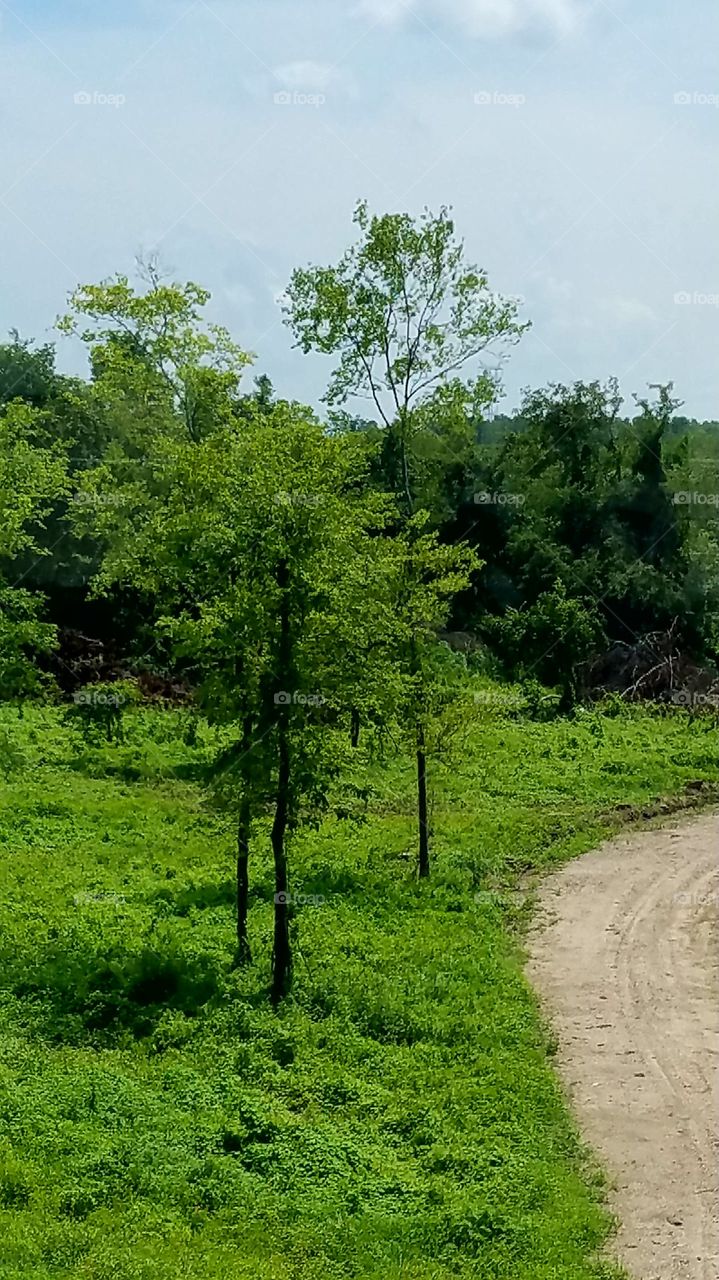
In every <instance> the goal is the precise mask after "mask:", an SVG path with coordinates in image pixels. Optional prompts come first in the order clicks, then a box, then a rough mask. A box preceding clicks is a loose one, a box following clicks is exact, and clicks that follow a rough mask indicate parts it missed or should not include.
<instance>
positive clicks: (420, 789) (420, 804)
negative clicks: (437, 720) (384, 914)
mask: <svg viewBox="0 0 719 1280" xmlns="http://www.w3.org/2000/svg"><path fill="white" fill-rule="evenodd" d="M417 813H418V816H419V862H418V871H419V874H420V876H421V877H425V876H428V875H429V824H428V822H427V757H426V755H425V750H424V728H423V726H422V725H421V724H420V725H418V726H417Z"/></svg>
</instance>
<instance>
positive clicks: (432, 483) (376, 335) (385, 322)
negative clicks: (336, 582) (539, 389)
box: [285, 201, 527, 875]
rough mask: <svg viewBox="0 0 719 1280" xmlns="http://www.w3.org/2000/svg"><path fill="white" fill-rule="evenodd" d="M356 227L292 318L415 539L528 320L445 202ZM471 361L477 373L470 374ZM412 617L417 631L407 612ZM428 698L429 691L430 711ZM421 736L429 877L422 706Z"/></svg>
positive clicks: (422, 865) (309, 281)
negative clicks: (476, 254)
mask: <svg viewBox="0 0 719 1280" xmlns="http://www.w3.org/2000/svg"><path fill="white" fill-rule="evenodd" d="M354 222H355V224H356V225H357V226H358V227H359V230H360V233H361V235H360V238H359V240H358V241H357V242H356V243H355V244H354V245H352V246H351V247H350V248H349V249H348V250H347V251H346V253H345V254H343V256H342V257H341V258H340V260H339V262H338V264H337V265H336V266H334V267H307V268H299V269H298V270H296V271H295V272H294V273H293V275H292V278H291V281H290V284H289V287H288V289H287V303H286V307H285V318H286V321H287V323H288V324H289V325H290V327H291V328H292V330H293V332H294V334H295V337H296V339H297V344H298V346H300V347H301V349H302V350H303V351H304V352H309V351H311V350H316V351H320V352H322V353H324V354H327V355H334V356H337V357H339V363H338V365H337V367H336V368H335V370H334V372H333V374H332V376H331V378H330V382H329V386H328V389H327V392H326V395H325V400H326V401H327V403H328V404H329V405H330V406H333V407H336V406H338V405H342V404H344V403H345V402H346V401H347V400H348V399H349V398H351V397H352V396H360V397H364V398H366V399H369V400H371V401H372V403H373V404H374V407H375V409H376V411H377V413H378V414H379V416H380V419H381V421H382V423H383V424H384V427H385V435H384V439H383V462H384V467H383V473H384V475H383V478H384V480H385V482H386V483H387V485H388V487H389V488H390V490H391V491H392V492H393V493H394V494H395V495H396V497H397V501H398V504H399V505H400V508H401V511H402V515H403V519H404V523H405V530H404V534H405V537H406V538H408V539H409V540H410V542H411V541H412V540H413V539H415V538H416V536H417V533H418V527H417V526H416V525H415V524H413V520H412V517H413V516H414V515H415V513H416V512H418V511H419V510H420V509H422V507H423V506H424V504H425V503H426V504H427V505H430V506H432V507H433V508H434V510H435V511H436V512H437V511H439V510H441V508H442V505H443V498H444V495H443V494H442V482H441V480H438V479H437V476H438V474H439V475H441V474H442V468H443V466H444V465H445V464H446V459H447V456H448V454H451V453H452V451H453V447H455V448H456V447H457V445H458V443H459V442H461V443H459V447H460V467H461V468H462V476H463V475H464V471H466V466H467V460H468V456H469V455H468V447H469V449H470V451H471V439H470V440H469V441H468V436H467V432H466V427H464V425H463V427H462V429H460V432H459V433H458V435H456V436H454V437H453V436H452V432H451V430H448V428H453V429H455V430H456V424H457V418H458V414H457V407H458V406H459V407H460V409H461V410H462V411H463V412H464V413H465V420H466V407H467V405H468V404H471V405H472V406H473V411H474V414H476V412H477V411H478V409H479V408H480V407H481V406H485V405H486V404H488V403H491V401H492V400H493V399H494V397H495V395H496V391H497V378H496V375H494V374H492V373H488V372H487V371H486V370H481V371H480V372H476V370H474V366H475V365H476V364H477V363H478V361H479V358H480V357H481V356H482V354H483V353H486V352H488V351H490V350H491V349H492V347H493V346H501V347H502V348H505V347H506V346H507V345H508V344H511V343H513V342H516V341H517V340H518V339H519V337H520V336H521V334H522V333H523V332H524V330H525V329H526V327H527V326H526V325H524V324H521V323H520V322H519V321H518V319H517V311H518V307H517V303H516V301H515V300H513V299H510V298H504V297H501V296H500V295H498V294H495V293H492V292H491V291H490V289H489V282H488V278H487V275H486V273H485V272H484V271H482V270H480V269H479V268H477V267H475V266H472V265H470V264H467V263H465V261H464V246H463V244H462V243H461V241H458V240H457V239H456V238H455V233H454V223H453V221H452V219H451V217H450V215H449V211H448V210H447V209H445V208H442V209H441V210H440V212H439V214H437V215H436V216H434V215H432V214H431V213H430V212H429V211H425V213H424V214H423V215H422V216H421V217H420V218H419V219H418V220H414V219H412V218H411V217H410V216H409V215H408V214H384V215H382V216H372V215H370V213H369V211H368V208H367V205H366V203H364V202H362V201H361V202H360V203H359V204H358V205H357V208H356V210H355V214H354ZM468 368H469V369H470V370H473V372H472V375H471V376H470V377H467V376H466V374H467V370H468ZM460 373H463V374H464V375H465V376H464V380H462V379H461V378H460V376H459V375H460ZM459 416H461V415H459ZM462 454H463V455H464V456H463V457H462V456H461V455H462ZM417 554H419V549H417ZM459 555H460V559H461V555H462V553H459ZM414 564H415V561H414V560H413V558H412V552H411V551H410V553H409V555H408V556H407V558H406V560H405V568H406V569H407V571H408V573H409V578H408V582H407V584H406V589H405V590H404V591H403V592H401V593H400V598H402V599H404V600H405V601H407V602H409V601H410V600H411V598H412V574H413V567H414ZM459 577H461V575H458V581H459ZM462 585H466V579H464V578H463V579H462ZM407 622H408V625H409V626H410V628H411V626H412V625H413V623H412V618H411V615H408V619H407ZM405 657H406V660H407V667H406V674H407V676H408V679H409V681H410V682H411V683H412V684H413V685H414V686H415V687H416V688H420V687H421V686H422V684H423V681H424V678H425V675H424V673H425V670H426V666H425V664H424V663H423V661H422V660H421V657H420V650H419V648H418V647H417V645H416V643H415V641H412V642H411V643H410V644H409V646H408V647H407V649H406V651H405ZM421 701H422V699H421V698H420V699H419V701H417V700H416V705H417V706H419V704H420V703H421ZM430 701H431V700H430V699H429V697H428V696H426V695H425V697H424V705H425V711H426V709H427V708H428V707H429V705H430ZM415 738H416V742H415V749H416V763H417V801H418V818H419V849H418V867H419V872H420V874H421V875H425V874H427V872H428V869H429V848H428V832H427V819H426V815H427V792H426V755H425V750H424V742H423V739H424V713H419V712H418V714H417V716H416V718H415Z"/></svg>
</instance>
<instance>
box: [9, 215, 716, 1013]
mask: <svg viewBox="0 0 719 1280" xmlns="http://www.w3.org/2000/svg"><path fill="white" fill-rule="evenodd" d="M355 223H356V225H357V231H358V236H357V239H356V241H355V242H354V244H353V245H351V247H350V248H349V249H348V250H347V252H346V253H345V254H344V255H343V257H342V258H341V259H340V261H339V262H338V263H337V264H335V265H334V266H329V267H308V268H302V269H299V270H297V271H295V273H294V274H293V277H292V279H291V282H290V284H289V287H288V290H287V293H286V299H285V319H286V322H287V324H288V326H289V328H290V330H291V331H292V333H293V335H294V338H295V341H296V343H297V344H298V345H299V346H300V348H301V349H302V350H304V351H305V352H310V351H315V352H319V353H321V354H324V355H326V356H327V357H328V358H330V359H331V360H332V362H333V366H334V367H333V371H332V374H331V377H330V380H329V385H328V390H327V394H326V405H327V409H326V414H325V415H323V417H319V416H318V415H317V414H315V413H314V412H313V411H312V410H310V409H309V408H307V407H306V406H303V405H301V404H298V403H296V402H293V401H288V400H282V399H278V398H277V397H276V395H275V392H274V389H273V387H272V386H271V384H270V382H269V380H268V379H267V378H266V377H264V376H261V377H258V378H256V379H255V381H254V384H253V386H252V389H251V390H248V389H246V387H245V377H246V373H247V368H248V366H249V365H250V364H251V356H250V355H249V353H247V352H246V351H245V350H244V349H242V348H240V347H239V346H238V345H237V344H236V343H235V342H234V341H233V340H232V338H231V337H230V335H229V334H228V333H227V332H226V330H224V329H223V328H221V327H219V326H216V325H211V324H208V323H207V322H206V320H205V319H204V308H205V306H206V304H207V302H208V298H209V295H208V294H207V292H206V291H205V290H203V289H202V288H201V287H199V286H197V285H195V284H191V283H188V284H184V285H182V284H178V283H174V282H171V281H168V280H166V279H164V278H163V277H162V275H161V274H160V272H159V270H158V268H157V266H156V265H155V264H154V263H150V264H149V265H146V266H144V267H143V268H142V269H141V277H142V279H141V280H140V281H139V282H138V285H137V287H135V286H134V285H133V284H131V283H130V281H129V280H128V279H127V278H126V277H123V276H118V277H116V278H115V279H113V280H112V281H109V282H104V283H101V284H97V285H86V286H82V287H81V288H79V289H78V290H77V291H76V292H75V293H74V294H73V296H72V297H71V299H70V306H69V311H68V314H67V316H65V317H64V318H63V319H62V320H61V321H59V325H58V327H59V329H60V330H61V332H65V333H74V334H77V335H79V336H80V337H81V338H82V340H83V341H84V342H85V344H86V346H87V349H88V353H89V360H90V370H91V372H90V377H89V378H88V379H87V380H84V379H78V378H70V377H67V376H64V375H61V374H59V373H58V372H57V370H56V367H55V352H54V348H53V346H51V345H45V346H40V347H37V346H33V345H32V344H30V343H27V342H24V341H22V340H21V339H20V338H19V337H18V336H17V335H12V338H11V341H10V342H9V343H7V344H6V345H4V346H3V347H0V406H1V410H0V573H1V575H2V576H1V577H0V696H2V697H5V698H14V699H19V700H22V699H23V698H26V697H32V696H40V695H42V694H45V695H47V694H51V695H52V693H53V691H57V689H58V688H59V689H61V690H63V691H64V692H65V694H66V695H67V694H75V695H77V692H78V688H79V686H80V685H82V684H85V683H88V681H87V679H85V678H84V676H88V675H89V676H92V675H93V674H94V676H95V677H97V676H100V675H102V674H106V672H105V671H104V669H103V667H102V664H101V663H100V664H98V663H96V664H95V665H94V666H93V660H92V656H91V653H90V656H89V651H91V650H92V645H93V644H95V645H96V646H97V645H98V644H99V642H100V641H102V642H104V646H105V648H104V651H105V652H107V650H108V649H111V650H112V651H113V652H114V653H115V654H116V655H117V657H118V660H119V661H120V665H121V668H122V670H123V671H129V672H133V673H135V674H138V673H141V672H145V673H148V674H149V675H150V676H152V675H154V676H155V677H158V678H159V677H162V678H167V679H170V680H174V681H177V682H180V683H181V684H182V685H183V686H184V687H185V688H187V689H188V690H191V692H192V696H193V698H194V699H195V700H196V702H197V704H198V705H199V706H200V707H201V708H202V709H203V711H204V712H205V714H206V715H207V716H208V718H209V719H210V720H211V721H213V722H215V723H218V724H221V725H223V726H225V728H226V731H227V734H228V735H229V739H228V741H229V745H228V746H227V749H226V750H225V751H224V753H223V755H222V758H221V759H220V760H218V762H217V769H216V774H217V778H220V779H221V784H222V787H223V788H224V790H225V792H228V791H229V793H231V795H232V797H233V804H234V806H235V808H236V814H237V892H238V899H237V960H238V963H244V962H247V961H248V960H249V958H250V940H249V937H248V929H247V913H248V900H249V884H250V851H251V846H252V842H253V839H255V838H256V833H257V829H258V823H259V822H260V821H261V820H263V819H267V817H268V816H269V819H270V822H271V831H270V839H271V844H272V850H273V856H274V865H275V888H276V894H275V932H274V959H273V986H272V990H273V995H274V998H275V999H276V1000H279V999H281V998H282V996H283V995H284V994H285V993H286V991H287V989H288V985H289V981H290V976H291V967H292V957H291V952H290V937H289V909H288V905H287V891H288V883H289V870H288V847H289V841H290V839H291V836H292V834H293V832H294V831H296V830H297V829H298V828H300V827H301V826H302V824H304V823H306V822H312V821H315V820H316V819H317V817H318V815H319V814H320V813H321V812H322V810H323V808H324V807H325V806H326V804H327V802H328V795H329V793H330V789H331V786H332V784H333V783H334V782H335V781H336V779H337V778H338V776H341V775H342V773H343V768H344V754H343V753H344V752H346V751H350V752H351V751H352V749H353V748H354V747H356V746H357V743H358V741H359V739H360V735H361V734H362V733H364V732H365V731H367V730H368V729H373V730H376V731H377V732H380V733H383V732H386V731H387V730H388V729H389V728H390V727H391V729H392V732H393V733H397V734H399V735H400V736H402V737H403V738H404V739H406V741H407V743H408V744H409V745H410V746H411V750H412V752H413V753H414V757H415V761H416V778H417V816H418V848H417V869H418V874H419V875H420V876H423V877H424V876H426V875H428V874H429V871H430V847H429V822H428V816H427V815H428V794H427V793H428V781H427V777H428V770H431V759H432V752H433V749H434V744H435V742H436V740H437V737H438V735H439V736H441V729H442V726H443V725H445V726H446V724H447V722H448V717H450V718H451V709H452V708H453V707H455V708H456V706H457V704H458V701H461V697H462V680H461V674H462V664H461V662H460V661H459V660H458V659H457V658H456V657H455V656H454V655H453V654H452V652H451V651H450V650H449V649H448V648H447V646H446V645H442V644H438V642H437V637H438V634H440V633H446V632H447V631H457V630H460V631H462V632H464V633H466V635H467V636H468V637H469V642H470V646H472V647H475V648H477V649H478V650H479V651H480V652H481V653H482V654H484V655H485V656H486V657H487V660H491V661H494V662H496V663H497V664H499V665H500V667H501V669H502V670H504V671H505V672H506V673H507V674H508V675H511V676H513V677H514V678H517V679H520V680H523V681H525V682H530V683H531V682H532V681H534V682H537V681H541V682H544V683H545V684H546V685H549V686H550V687H554V688H556V689H557V697H558V700H559V706H560V709H561V710H570V709H571V707H572V705H573V704H574V703H575V702H576V700H577V699H578V698H580V697H582V696H583V694H584V693H585V692H586V690H587V688H588V687H589V685H590V684H591V679H592V673H593V672H597V671H599V670H602V663H603V662H605V663H606V659H607V655H611V654H612V652H614V651H615V650H616V648H617V647H620V648H622V649H623V650H624V651H626V650H627V649H629V648H631V647H632V646H639V648H640V649H641V648H642V646H643V652H644V653H645V655H646V654H647V653H648V655H649V656H648V659H646V660H645V667H646V668H647V670H652V669H653V665H652V654H653V649H652V642H651V641H650V642H649V647H648V649H647V636H652V635H655V634H656V635H668V636H669V637H670V643H669V649H668V651H667V650H666V646H665V648H664V649H663V650H662V654H663V655H664V657H666V653H667V652H668V654H669V658H668V662H669V666H670V667H671V669H672V671H673V670H674V667H673V666H672V663H674V662H675V658H676V655H681V659H682V661H691V662H692V663H694V664H695V665H697V667H701V666H703V667H707V668H711V666H712V664H714V663H715V662H716V660H717V654H718V650H719V536H718V529H717V503H718V502H719V497H718V496H717V495H719V427H718V426H717V424H716V423H703V424H697V423H692V422H689V421H687V420H686V419H682V418H680V417H679V416H678V410H679V408H680V404H679V402H678V400H676V399H675V398H674V396H673V390H672V386H671V384H670V383H668V384H667V385H666V386H662V387H658V388H656V389H655V394H654V395H653V396H652V397H651V398H644V397H639V398H638V399H637V400H636V408H635V412H634V413H633V415H632V416H629V417H627V416H626V415H622V412H621V407H622V397H621V395H620V391H619V388H618V386H617V384H616V383H615V382H611V381H610V382H609V383H608V384H607V385H604V386H602V385H600V384H599V383H589V384H580V383H578V384H575V385H573V386H569V387H564V386H550V387H548V388H546V389H542V390H536V391H528V392H527V393H526V394H525V396H524V398H523V401H522V404H521V405H520V407H519V410H518V412H517V413H516V414H515V415H514V416H513V417H512V418H509V417H506V416H501V415H498V414H496V412H495V407H496V404H497V402H498V399H499V396H500V392H501V387H500V383H499V379H498V376H497V374H496V373H493V372H491V371H488V370H487V367H486V364H487V358H488V357H489V356H491V359H492V361H493V362H494V364H495V365H496V363H497V360H498V358H504V357H506V355H507V354H508V352H509V349H510V348H511V346H512V345H513V344H515V343H516V342H518V341H519V340H520V339H521V336H522V333H523V332H524V331H525V329H526V328H527V324H526V322H524V321H523V320H522V319H521V318H520V316H519V313H518V306H517V303H516V301H515V300H513V299H512V298H509V297H504V296H502V295H500V294H497V293H495V292H493V291H492V290H491V289H490V287H489V281H488V279H487V276H486V273H485V272H483V271H482V270H481V269H479V268H477V267H475V266H473V265H471V264H468V263H466V261H465V257H464V252H463V247H462V244H461V243H460V242H459V241H458V240H457V238H456V236H455V232H454V227H453V224H452V220H451V218H450V216H449V214H448V212H447V211H446V210H441V211H440V212H439V214H438V215H436V216H433V215H431V214H429V213H427V214H425V215H424V216H423V217H421V218H420V219H417V220H413V219H412V218H410V217H409V216H407V215H394V214H393V215H384V216H378V217H375V216H372V215H370V214H369V212H368V210H367V208H366V206H365V205H364V204H360V205H359V206H358V208H357V210H356V213H355ZM359 398H364V400H365V401H366V403H367V404H368V408H367V411H366V415H365V414H362V415H358V414H357V413H356V412H352V411H351V409H352V408H353V406H354V405H355V404H356V403H357V401H358V399H359ZM78 631H79V632H81V633H83V635H84V636H85V637H86V641H85V644H86V648H85V651H84V652H83V641H82V640H80V641H79V642H78V637H77V634H76V633H77V632H78ZM70 632H74V633H75V640H74V643H75V647H76V652H75V654H74V656H73V655H72V645H71V644H70V643H69V641H68V634H69V633H70ZM78 643H79V649H78ZM657 643H658V642H657ZM88 646H89V650H88ZM662 661H664V658H662ZM83 664H84V665H83ZM630 666H631V664H630ZM665 666H666V662H665ZM83 673H84V674H83ZM111 674H112V673H111ZM115 674H117V673H115ZM217 778H216V781H217Z"/></svg>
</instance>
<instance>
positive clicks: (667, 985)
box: [528, 814, 719, 1280]
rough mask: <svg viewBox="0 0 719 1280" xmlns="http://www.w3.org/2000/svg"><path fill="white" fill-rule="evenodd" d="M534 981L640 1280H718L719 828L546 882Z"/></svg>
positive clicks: (631, 849)
mask: <svg viewBox="0 0 719 1280" xmlns="http://www.w3.org/2000/svg"><path fill="white" fill-rule="evenodd" d="M539 897H540V911H539V913H538V918H537V928H536V929H535V930H534V931H533V932H532V935H531V937H530V939H529V943H528V949H529V954H530V959H529V964H528V973H529V976H530V978H531V980H532V982H533V983H534V985H535V987H536V989H537V990H538V991H539V994H540V997H541V999H542V1002H543V1004H544V1007H545V1011H546V1014H547V1017H548V1020H549V1022H550V1024H551V1025H552V1027H553V1028H554V1030H555V1032H556V1035H557V1038H558V1041H559V1051H558V1054H557V1060H556V1061H557V1068H558V1071H559V1073H560V1076H561V1078H562V1081H563V1083H564V1085H565V1087H566V1090H567V1092H568V1094H569V1097H570V1101H571V1105H572V1109H573V1111H574V1114H575V1116H576V1118H577V1121H578V1123H579V1126H580V1128H581V1130H582V1133H583V1135H584V1137H585V1139H586V1140H587V1142H588V1143H589V1145H590V1146H592V1147H593V1148H594V1150H595V1151H596V1152H597V1154H598V1156H599V1158H600V1160H601V1162H602V1163H603V1165H604V1167H605V1168H606V1170H607V1171H608V1173H609V1176H610V1178H611V1180H612V1182H613V1183H614V1190H613V1192H612V1195H611V1204H612V1209H613V1211H614V1212H615V1213H616V1215H617V1217H618V1219H619V1221H620V1224H621V1225H620V1229H619V1232H618V1235H617V1237H616V1240H615V1241H614V1242H613V1244H612V1247H611V1250H610V1252H611V1253H612V1254H614V1255H615V1256H618V1257H619V1258H620V1260H621V1262H622V1263H623V1264H624V1266H625V1267H626V1268H627V1270H628V1271H629V1273H630V1274H631V1275H632V1276H633V1277H636V1280H717V1277H719V1139H718V1136H717V1135H718V1132H719V1088H718V1080H719V944H718V930H717V905H718V904H719V815H717V814H713V815H709V816H702V817H700V818H695V819H694V820H692V821H686V820H682V821H681V823H679V822H677V823H675V824H674V825H670V826H665V827H663V828H661V829H660V830H651V831H646V832H641V833H639V834H630V835H626V836H622V837H619V838H618V839H616V840H613V841H611V842H610V843H608V844H605V845H603V846H602V847H601V848H599V849H597V850H595V851H594V852H593V853H590V854H587V855H586V856H584V857H582V858H578V859H577V860H576V861H574V862H571V863H569V864H568V865H567V866H566V867H563V868H562V869H561V870H560V871H559V872H557V873H556V874H554V875H552V876H550V877H549V878H548V879H547V880H545V881H544V883H543V885H542V886H541V888H540V892H539Z"/></svg>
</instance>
